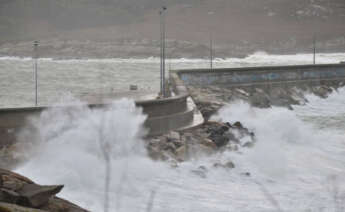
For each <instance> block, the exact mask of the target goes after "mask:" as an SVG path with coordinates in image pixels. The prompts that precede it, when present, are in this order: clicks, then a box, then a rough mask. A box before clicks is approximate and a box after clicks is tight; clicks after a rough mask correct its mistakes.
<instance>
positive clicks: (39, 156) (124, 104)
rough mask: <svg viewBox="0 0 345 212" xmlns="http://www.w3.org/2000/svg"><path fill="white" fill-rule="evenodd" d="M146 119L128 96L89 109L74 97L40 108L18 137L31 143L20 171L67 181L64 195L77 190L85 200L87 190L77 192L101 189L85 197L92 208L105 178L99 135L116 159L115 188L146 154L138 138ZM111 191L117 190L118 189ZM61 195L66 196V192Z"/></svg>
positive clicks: (48, 181) (42, 179)
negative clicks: (70, 100) (89, 197)
mask: <svg viewBox="0 0 345 212" xmlns="http://www.w3.org/2000/svg"><path fill="white" fill-rule="evenodd" d="M145 120H146V115H143V114H142V110H141V109H140V108H137V107H136V106H135V103H134V101H132V100H126V99H124V100H120V101H115V102H113V103H112V104H111V105H109V106H106V107H105V108H94V109H90V108H89V107H88V106H87V105H85V104H83V103H81V102H78V101H75V102H73V103H69V104H68V105H67V106H56V107H53V108H51V109H48V110H46V111H43V112H42V114H41V115H40V116H39V117H32V118H31V119H30V120H29V121H28V126H27V127H26V128H24V129H23V131H22V132H21V133H20V134H19V136H18V138H19V139H20V140H21V141H22V142H23V141H24V140H23V139H26V142H33V144H34V145H35V148H34V149H33V150H32V151H31V152H30V153H27V157H30V161H29V162H28V163H26V164H25V165H24V166H22V167H20V168H19V170H18V171H19V172H21V173H25V174H26V175H27V176H29V177H32V178H33V179H35V180H37V181H38V182H40V183H43V184H44V183H46V184H52V183H66V184H67V185H66V189H65V190H66V193H68V194H67V196H70V195H71V196H73V193H74V192H76V193H79V192H80V193H79V194H78V195H80V196H81V197H80V199H83V198H84V197H85V196H86V195H81V193H82V192H83V191H85V189H86V187H87V189H86V190H88V192H95V193H99V194H98V195H90V196H91V197H92V199H90V200H87V201H85V199H84V200H83V201H84V202H88V203H89V204H90V205H88V206H89V207H90V208H93V206H92V205H98V204H99V203H100V202H102V195H101V193H102V190H103V189H104V188H102V187H103V185H104V183H101V182H102V181H104V176H105V175H104V173H105V171H104V169H105V163H104V158H103V154H102V148H100V143H101V142H100V138H101V137H103V138H102V139H103V141H102V142H104V145H105V146H106V148H107V150H108V152H109V153H110V157H111V160H112V161H116V162H115V163H112V164H113V166H112V170H113V175H112V177H113V179H112V182H113V183H114V184H115V186H114V187H116V189H117V191H118V189H120V186H122V185H123V184H126V182H125V181H128V180H129V178H128V176H125V175H126V173H127V171H128V170H127V169H128V168H129V166H130V164H129V163H131V161H133V160H139V158H141V157H144V158H145V154H146V152H145V148H144V145H143V141H142V140H141V138H142V137H143V136H144V135H145V133H146V130H145V129H144V127H143V124H144V121H145ZM24 142H25V141H24ZM137 158H138V159H137ZM142 168H144V167H139V168H138V169H137V170H138V171H140V170H141V169H142ZM90 188H92V189H90ZM90 190H93V191H90ZM112 191H113V192H112V193H113V194H115V193H116V195H120V193H121V192H120V193H117V191H116V192H114V189H112ZM62 195H63V196H65V195H64V193H63V194H62ZM78 195H76V196H78ZM95 196H96V198H95ZM74 197H75V196H74ZM111 198H112V199H114V198H117V199H118V198H119V197H114V196H111ZM72 199H74V198H73V197H72ZM96 207H99V206H96ZM112 207H113V208H114V207H116V206H114V205H113V206H112Z"/></svg>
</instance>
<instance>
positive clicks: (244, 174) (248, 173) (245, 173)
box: [241, 172, 251, 177]
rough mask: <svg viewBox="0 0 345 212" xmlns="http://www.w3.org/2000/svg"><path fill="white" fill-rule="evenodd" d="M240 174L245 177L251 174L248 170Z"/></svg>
mask: <svg viewBox="0 0 345 212" xmlns="http://www.w3.org/2000/svg"><path fill="white" fill-rule="evenodd" d="M241 175H243V176H246V177H250V176H251V174H250V172H244V173H241Z"/></svg>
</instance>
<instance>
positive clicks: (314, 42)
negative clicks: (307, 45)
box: [313, 33, 316, 65]
mask: <svg viewBox="0 0 345 212" xmlns="http://www.w3.org/2000/svg"><path fill="white" fill-rule="evenodd" d="M313 46H314V53H313V63H314V65H315V64H316V35H315V33H314V35H313Z"/></svg>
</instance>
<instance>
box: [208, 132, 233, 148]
mask: <svg viewBox="0 0 345 212" xmlns="http://www.w3.org/2000/svg"><path fill="white" fill-rule="evenodd" d="M209 139H211V140H212V141H213V142H214V143H215V144H216V146H217V147H218V148H219V147H223V146H225V145H227V144H228V143H229V139H228V138H227V137H226V136H224V135H220V134H217V133H213V134H211V135H210V136H209Z"/></svg>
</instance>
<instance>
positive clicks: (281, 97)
mask: <svg viewBox="0 0 345 212" xmlns="http://www.w3.org/2000/svg"><path fill="white" fill-rule="evenodd" d="M344 85H345V84H344V83H343V82H323V83H317V84H314V85H312V84H295V85H288V84H286V85H284V84H281V85H278V86H274V85H260V86H247V87H226V86H208V87H193V86H189V87H188V90H189V92H190V93H191V95H192V97H193V99H194V101H195V103H196V105H197V107H198V109H199V110H200V112H201V113H202V114H203V116H204V118H205V119H206V120H208V119H209V118H210V117H211V116H212V115H214V114H215V113H216V112H217V111H218V110H219V109H220V108H221V107H223V106H225V105H227V104H230V103H231V102H236V101H244V102H247V103H249V104H250V105H251V106H253V107H258V108H270V107H272V106H276V107H285V108H288V109H290V110H293V106H294V105H304V104H306V103H307V102H308V99H307V98H306V95H309V94H312V95H315V96H319V97H320V98H327V97H328V96H329V95H330V94H331V93H332V92H337V90H338V89H339V88H342V87H344Z"/></svg>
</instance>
